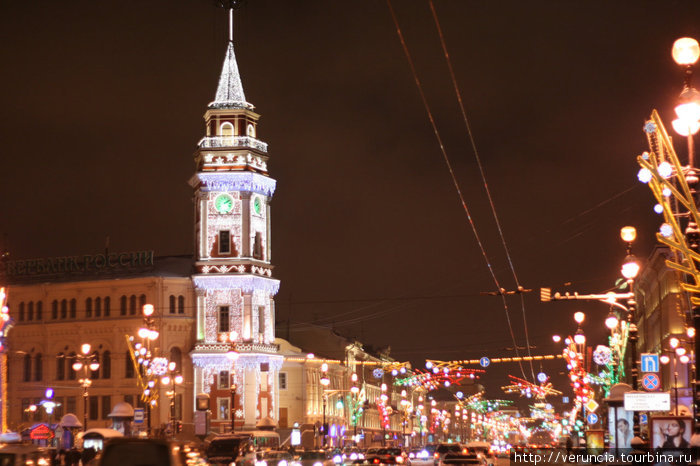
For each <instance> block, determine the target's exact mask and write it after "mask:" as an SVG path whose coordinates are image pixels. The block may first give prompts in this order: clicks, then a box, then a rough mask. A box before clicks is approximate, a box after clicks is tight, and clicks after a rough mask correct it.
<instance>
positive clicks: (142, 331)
mask: <svg viewBox="0 0 700 466" xmlns="http://www.w3.org/2000/svg"><path fill="white" fill-rule="evenodd" d="M150 333H151V331H150V330H148V329H147V328H145V327H142V328H140V329H139V331H138V333H137V335H138V336H139V338H144V339H145V338H148V335H150Z"/></svg>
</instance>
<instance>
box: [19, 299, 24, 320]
mask: <svg viewBox="0 0 700 466" xmlns="http://www.w3.org/2000/svg"><path fill="white" fill-rule="evenodd" d="M19 321H20V322H24V301H22V302H21V303H19Z"/></svg>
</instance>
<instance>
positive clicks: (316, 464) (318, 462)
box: [314, 461, 323, 466]
mask: <svg viewBox="0 0 700 466" xmlns="http://www.w3.org/2000/svg"><path fill="white" fill-rule="evenodd" d="M314 466H323V463H321V462H320V461H316V462H315V463H314Z"/></svg>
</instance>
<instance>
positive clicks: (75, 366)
mask: <svg viewBox="0 0 700 466" xmlns="http://www.w3.org/2000/svg"><path fill="white" fill-rule="evenodd" d="M82 368H83V363H82V362H75V363H73V370H74V371H76V372H77V371H79V370H80V369H82Z"/></svg>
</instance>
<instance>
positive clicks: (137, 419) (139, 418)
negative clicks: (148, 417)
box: [134, 408, 144, 424]
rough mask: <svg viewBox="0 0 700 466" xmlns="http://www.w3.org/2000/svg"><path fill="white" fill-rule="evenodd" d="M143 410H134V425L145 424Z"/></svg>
mask: <svg viewBox="0 0 700 466" xmlns="http://www.w3.org/2000/svg"><path fill="white" fill-rule="evenodd" d="M143 418H144V415H143V408H135V409H134V424H142V423H143Z"/></svg>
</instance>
